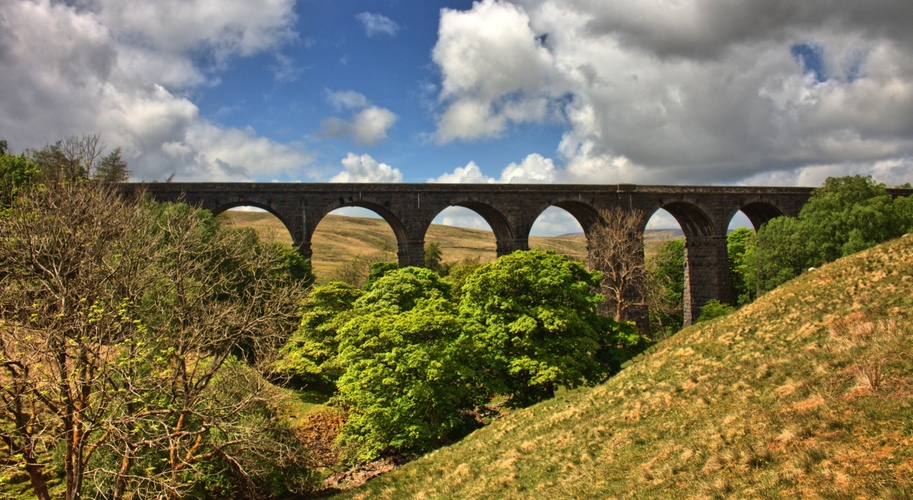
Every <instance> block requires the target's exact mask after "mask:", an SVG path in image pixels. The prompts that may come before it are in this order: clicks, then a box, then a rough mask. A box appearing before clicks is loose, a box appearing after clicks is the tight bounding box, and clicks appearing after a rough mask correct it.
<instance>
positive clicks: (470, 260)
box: [444, 256, 482, 302]
mask: <svg viewBox="0 0 913 500" xmlns="http://www.w3.org/2000/svg"><path fill="white" fill-rule="evenodd" d="M480 267H482V263H481V262H479V257H478V256H476V257H465V258H464V259H463V260H462V261H460V262H458V263H456V264H454V265H452V266H450V269H448V271H447V276H445V277H444V281H445V282H447V283H449V284H450V287H451V290H452V293H451V295H452V297H453V300H455V301H457V302H459V301H460V299H461V298H462V297H463V284H464V283H465V282H466V279H467V278H469V277H470V276H471V275H472V274H473V273H475V272H476V271H477V270H478V269H479V268H480Z"/></svg>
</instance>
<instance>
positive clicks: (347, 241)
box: [219, 210, 682, 281]
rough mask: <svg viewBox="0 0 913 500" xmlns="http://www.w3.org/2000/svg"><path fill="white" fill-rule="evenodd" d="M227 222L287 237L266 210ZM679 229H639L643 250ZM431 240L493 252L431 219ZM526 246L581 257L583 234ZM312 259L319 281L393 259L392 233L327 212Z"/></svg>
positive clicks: (378, 222)
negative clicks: (357, 263) (359, 264)
mask: <svg viewBox="0 0 913 500" xmlns="http://www.w3.org/2000/svg"><path fill="white" fill-rule="evenodd" d="M219 217H220V218H221V219H222V220H226V221H228V222H229V223H230V224H237V225H246V226H251V227H253V228H254V229H256V230H257V232H258V234H259V235H260V237H261V238H263V239H264V240H266V241H279V242H282V243H286V244H289V245H290V244H291V243H292V238H291V236H290V235H289V233H288V230H286V229H285V226H283V225H282V223H281V222H280V221H279V219H277V218H275V217H274V216H272V215H271V214H269V213H266V212H252V211H241V210H232V211H228V212H223V213H222V214H220V215H219ZM681 237H682V232H681V230H680V229H652V230H648V231H646V232H645V233H644V240H645V244H646V247H647V250H646V251H647V255H650V253H651V252H652V250H653V249H654V248H655V247H656V246H657V245H659V244H660V243H662V242H663V241H667V240H670V239H675V238H681ZM431 241H436V242H438V244H439V245H440V246H441V249H442V251H443V258H444V262H453V261H462V260H464V259H479V262H490V261H493V260H494V259H495V257H496V254H495V252H496V248H497V247H496V244H495V237H494V234H492V232H491V231H487V230H481V229H469V228H463V227H453V226H443V225H437V224H432V225H431V227H430V228H429V229H428V234H427V236H426V242H431ZM530 247H531V248H540V249H544V250H554V251H555V252H557V253H560V254H564V255H568V256H570V257H571V258H574V259H577V260H579V261H584V260H585V259H586V238H585V237H584V236H583V234H582V233H576V234H567V235H562V236H554V237H541V236H533V237H531V238H530ZM311 248H312V250H313V252H314V253H313V255H314V257H313V259H312V264H313V267H314V272H315V273H316V275H317V279H318V280H319V281H327V280H329V279H333V277H334V276H335V275H337V274H338V273H339V272H340V270H341V268H342V267H343V266H345V265H346V264H347V263H349V262H351V261H352V260H353V259H361V260H362V261H364V262H370V261H378V260H387V261H392V260H396V237H395V236H394V235H393V230H392V229H390V226H389V225H387V223H386V222H385V221H384V220H383V219H372V218H364V217H345V216H339V215H328V216H326V217H325V218H324V219H323V220H322V221H321V222H320V225H319V226H318V227H317V232H316V233H315V235H314V239H313V241H312V242H311Z"/></svg>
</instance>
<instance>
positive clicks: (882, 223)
mask: <svg viewBox="0 0 913 500" xmlns="http://www.w3.org/2000/svg"><path fill="white" fill-rule="evenodd" d="M911 230H913V202H911V200H910V199H908V198H904V197H900V198H897V199H894V198H892V196H891V195H890V194H889V193H888V192H887V191H886V188H885V186H884V185H883V184H878V183H875V182H874V181H873V180H872V179H871V178H870V177H861V176H852V177H832V178H829V179H827V180H826V181H825V183H824V185H823V186H822V187H820V188H818V189H816V190H815V191H814V193H813V194H812V196H811V198H810V199H809V201H808V203H807V204H806V205H805V206H804V207H803V208H802V210H801V211H800V212H799V216H798V217H797V218H790V217H779V218H776V219H773V220H771V221H770V222H768V223H767V224H766V225H764V226H763V227H762V228H761V230H760V231H758V234H757V239H756V240H755V243H754V248H752V249H749V250H748V256H747V257H746V258H747V259H748V261H749V265H748V266H747V267H746V274H747V276H746V281H747V283H748V284H749V286H751V285H753V288H754V289H756V290H758V291H761V292H764V291H768V290H771V289H773V288H775V287H777V286H779V285H780V284H782V283H784V282H785V281H787V280H789V279H792V278H794V277H796V276H798V275H799V274H801V273H802V272H803V271H805V270H807V269H809V268H812V267H818V266H820V265H822V264H824V263H826V262H831V261H834V260H836V259H838V258H840V257H842V256H845V255H849V254H851V253H855V252H858V251H860V250H864V249H866V248H870V247H872V246H874V245H876V244H878V243H880V242H883V241H887V240H889V239H891V238H897V237H899V236H901V235H903V234H905V233H907V232H909V231H911Z"/></svg>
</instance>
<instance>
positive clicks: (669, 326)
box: [647, 239, 685, 337]
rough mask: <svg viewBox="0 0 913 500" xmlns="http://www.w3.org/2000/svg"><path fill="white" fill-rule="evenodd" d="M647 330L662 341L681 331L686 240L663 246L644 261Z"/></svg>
mask: <svg viewBox="0 0 913 500" xmlns="http://www.w3.org/2000/svg"><path fill="white" fill-rule="evenodd" d="M647 297H648V302H649V310H650V330H651V331H652V332H653V335H654V337H664V336H666V335H669V334H671V333H675V332H677V331H679V330H681V328H682V325H683V324H684V322H685V319H684V310H685V305H684V297H685V240H684V239H675V240H669V241H666V242H663V244H662V245H660V247H659V248H658V249H657V251H656V253H655V254H654V255H653V256H652V257H651V258H650V259H649V260H648V261H647Z"/></svg>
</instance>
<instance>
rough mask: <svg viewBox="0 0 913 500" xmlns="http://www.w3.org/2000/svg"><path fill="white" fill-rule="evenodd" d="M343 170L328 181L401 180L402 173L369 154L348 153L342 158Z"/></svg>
mask: <svg viewBox="0 0 913 500" xmlns="http://www.w3.org/2000/svg"><path fill="white" fill-rule="evenodd" d="M342 166H343V168H344V170H343V171H342V172H340V173H338V174H336V175H334V176H333V177H332V178H331V179H330V182H402V181H403V173H402V172H400V170H399V169H397V168H393V167H391V166H390V165H387V164H386V163H380V162H378V161H377V160H375V159H374V158H372V157H371V156H370V155H361V156H359V155H356V154H355V153H349V154H348V155H346V157H345V158H343V159H342Z"/></svg>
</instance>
